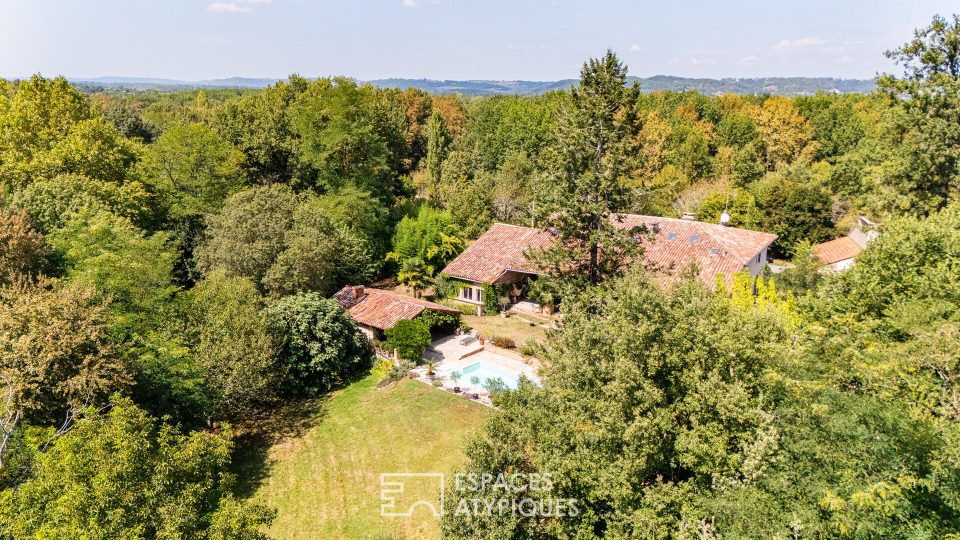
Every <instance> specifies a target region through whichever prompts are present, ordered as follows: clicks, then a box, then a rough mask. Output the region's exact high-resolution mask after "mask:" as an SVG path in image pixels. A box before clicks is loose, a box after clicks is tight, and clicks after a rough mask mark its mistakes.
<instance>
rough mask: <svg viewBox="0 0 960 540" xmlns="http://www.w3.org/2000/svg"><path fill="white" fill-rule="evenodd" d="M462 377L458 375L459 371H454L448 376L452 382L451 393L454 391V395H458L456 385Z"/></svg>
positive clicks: (458, 391)
mask: <svg viewBox="0 0 960 540" xmlns="http://www.w3.org/2000/svg"><path fill="white" fill-rule="evenodd" d="M462 376H463V374H462V373H460V372H459V371H454V372H453V373H451V374H450V379H451V380H452V381H453V391H454V393H457V394H459V393H460V387H459V386H457V383H458V382H460V377H462Z"/></svg>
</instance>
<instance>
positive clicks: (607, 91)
mask: <svg viewBox="0 0 960 540" xmlns="http://www.w3.org/2000/svg"><path fill="white" fill-rule="evenodd" d="M626 81H627V68H626V66H625V65H624V64H622V63H621V62H620V60H619V59H618V58H617V56H616V55H615V54H614V53H613V52H612V51H610V50H608V51H607V53H606V54H605V55H604V56H603V57H602V58H594V59H590V60H589V61H588V62H587V63H586V64H584V66H583V68H582V69H581V70H580V84H579V85H578V86H577V87H576V88H574V89H573V90H572V92H571V94H572V96H571V101H570V102H569V103H568V104H566V105H565V106H564V107H563V108H562V109H561V112H560V116H559V119H558V125H557V136H556V142H555V145H554V148H553V149H552V150H553V156H552V159H551V161H552V163H553V170H552V171H551V174H550V184H551V185H550V188H549V189H548V190H547V193H546V194H544V195H543V197H541V199H542V204H541V205H540V206H541V210H540V211H541V212H542V213H543V216H544V218H543V222H544V224H545V227H546V228H547V230H550V231H551V232H553V233H554V234H555V235H556V237H557V239H558V242H557V243H556V245H555V246H554V247H551V248H549V249H546V250H543V251H540V252H538V253H535V254H532V256H533V257H534V258H535V259H536V260H537V261H538V264H539V265H540V266H541V268H542V270H543V271H544V273H545V274H548V275H550V276H552V277H554V278H557V279H560V280H561V281H566V282H572V283H583V282H584V281H586V282H587V283H590V284H597V283H599V282H601V281H604V280H605V279H607V278H609V277H612V276H615V275H618V274H619V273H620V272H621V271H622V269H623V267H624V265H625V262H626V260H627V259H628V258H629V257H630V256H631V255H632V254H633V253H634V252H635V249H636V247H635V242H634V241H633V238H632V234H631V231H624V230H622V229H621V228H619V227H616V226H615V225H614V221H616V219H617V218H616V213H617V212H623V211H625V210H627V209H628V204H629V202H630V191H629V189H628V187H627V185H628V184H627V182H625V179H626V177H627V175H628V174H629V170H630V167H629V166H628V163H627V155H626V148H627V144H628V141H629V139H630V130H631V126H634V125H636V123H635V122H634V116H635V114H636V103H637V98H638V96H639V93H640V88H639V86H638V85H637V84H636V83H634V84H633V85H631V86H629V87H628V86H626Z"/></svg>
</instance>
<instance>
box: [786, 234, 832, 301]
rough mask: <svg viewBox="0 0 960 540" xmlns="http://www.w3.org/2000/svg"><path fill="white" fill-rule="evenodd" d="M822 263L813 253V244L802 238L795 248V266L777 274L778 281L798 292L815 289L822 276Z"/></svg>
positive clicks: (790, 289) (787, 288) (789, 289)
mask: <svg viewBox="0 0 960 540" xmlns="http://www.w3.org/2000/svg"><path fill="white" fill-rule="evenodd" d="M820 265H821V262H820V260H819V259H818V258H817V256H816V255H815V254H814V253H813V244H811V243H810V242H809V241H807V240H801V241H800V242H799V243H797V245H796V246H795V247H794V248H793V266H791V267H790V268H787V269H786V270H784V271H783V272H782V273H781V274H780V275H778V276H777V283H780V284H781V285H782V286H783V287H784V288H785V289H786V290H788V291H793V292H794V293H796V294H804V293H806V292H807V291H813V290H815V289H816V288H817V285H818V284H819V282H820V279H821V277H822V275H821V274H820Z"/></svg>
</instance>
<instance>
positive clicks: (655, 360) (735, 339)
mask: <svg viewBox="0 0 960 540" xmlns="http://www.w3.org/2000/svg"><path fill="white" fill-rule="evenodd" d="M596 292H597V291H595V290H592V289H591V290H588V291H584V293H585V294H584V295H583V296H582V297H574V296H568V297H567V298H566V299H565V301H564V302H565V303H564V306H565V309H564V328H563V330H562V331H561V332H560V333H558V334H556V335H554V336H553V338H552V339H551V340H550V342H549V344H548V346H547V347H546V349H545V350H544V351H543V356H542V358H543V359H544V365H546V366H549V367H548V368H546V369H544V370H543V375H544V376H543V382H542V386H539V387H538V386H535V385H532V384H529V383H521V385H520V388H519V390H518V391H516V392H500V393H497V394H495V402H496V405H497V406H498V407H499V409H500V412H499V413H498V414H496V415H494V416H493V418H492V419H491V421H489V422H488V423H487V425H486V427H485V429H484V432H483V433H482V434H481V435H479V436H478V437H476V438H475V439H474V440H473V442H472V444H471V445H470V446H469V447H468V450H467V453H468V456H469V463H468V465H467V466H466V470H465V472H468V473H479V472H481V471H484V472H487V473H490V474H493V475H497V474H499V473H503V472H506V471H514V472H524V473H528V474H529V473H539V474H548V475H550V476H551V483H552V484H553V487H552V490H551V491H550V492H549V493H544V492H540V493H537V494H536V496H535V497H536V498H546V497H549V498H555V499H569V498H574V499H576V503H575V504H576V508H577V513H576V515H568V516H565V517H562V518H555V517H539V516H534V517H530V518H524V517H520V516H517V515H514V516H510V515H507V516H500V517H497V516H496V514H494V517H493V518H487V517H484V516H465V517H464V516H462V515H457V514H455V513H454V512H448V513H447V515H446V516H445V517H444V522H443V528H444V532H445V533H446V534H447V535H449V536H452V537H454V538H500V537H503V536H505V535H507V534H515V535H516V534H519V535H520V536H528V537H537V536H556V537H567V538H592V537H595V536H597V535H603V536H604V537H607V538H633V537H637V536H644V535H649V536H653V537H667V536H669V535H670V533H669V531H676V530H678V529H679V528H680V526H681V522H682V520H683V518H684V517H692V515H691V514H694V511H691V510H692V508H691V505H696V504H697V503H696V502H695V501H697V500H698V497H697V494H698V493H702V490H709V489H711V488H710V486H735V485H739V484H740V483H750V482H752V481H753V480H754V479H755V478H756V477H757V476H759V475H760V474H762V472H763V469H764V467H765V466H766V464H767V463H768V462H769V459H770V456H771V454H772V453H773V451H774V450H775V448H776V445H775V442H774V441H775V440H776V427H775V426H774V425H773V420H774V417H773V416H772V415H771V414H770V403H769V402H768V401H767V400H766V398H765V397H764V390H763V388H762V377H761V375H762V373H763V372H764V369H765V366H767V365H768V362H769V360H770V358H771V353H772V352H773V350H774V346H775V343H776V340H777V338H778V337H782V336H783V335H784V330H783V328H782V327H780V326H779V325H778V323H777V322H776V321H775V320H770V319H769V318H767V317H766V316H765V315H758V314H756V313H754V312H741V311H735V310H733V309H731V308H730V305H729V304H728V303H726V302H722V301H717V300H716V299H715V298H714V297H713V296H712V295H711V294H710V293H709V292H708V291H707V290H706V288H704V287H701V286H699V285H697V284H695V283H694V282H690V283H687V284H686V285H685V286H683V287H680V288H678V289H676V290H674V291H673V292H672V293H670V294H669V295H665V294H664V293H663V292H661V291H660V290H659V289H658V287H657V286H656V285H654V284H653V283H651V282H649V281H647V280H646V279H645V278H643V277H642V276H640V275H639V274H637V273H635V272H634V273H628V274H627V276H626V277H624V278H621V279H620V280H615V281H614V282H613V283H612V291H611V293H610V294H609V295H602V298H603V300H602V301H601V302H600V303H599V305H598V303H597V300H596V298H593V296H594V295H595V294H596ZM508 474H509V473H508ZM718 489H723V488H718ZM514 496H516V497H524V496H525V495H520V494H519V493H516V494H515V492H513V491H512V490H511V489H510V488H508V489H507V490H505V491H501V490H499V489H497V488H490V489H482V490H480V491H479V492H478V491H464V492H461V493H457V492H454V494H453V497H451V499H452V500H451V501H450V503H448V504H454V507H457V505H458V504H459V501H458V498H459V497H470V498H477V497H479V498H481V499H483V500H490V499H491V498H498V497H506V498H508V499H510V498H512V497H514ZM508 531H512V532H511V533H508Z"/></svg>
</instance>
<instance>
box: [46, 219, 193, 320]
mask: <svg viewBox="0 0 960 540" xmlns="http://www.w3.org/2000/svg"><path fill="white" fill-rule="evenodd" d="M48 239H49V242H50V244H51V246H53V248H54V249H55V250H57V252H58V256H59V257H60V258H61V259H62V261H63V265H64V268H65V270H66V277H67V279H69V280H71V281H77V282H83V283H89V284H92V285H94V286H96V288H97V290H98V291H99V292H100V293H101V294H103V295H105V296H109V297H110V298H111V300H112V302H111V305H112V308H113V311H114V314H115V321H114V325H115V330H116V331H117V332H118V333H119V334H120V335H121V336H123V337H124V338H126V337H130V336H135V335H139V336H143V335H146V334H147V333H149V332H150V331H151V330H152V329H153V328H156V327H157V324H158V321H161V320H163V318H164V316H165V315H164V314H165V306H166V305H167V304H168V303H169V301H170V298H171V297H172V295H173V294H174V292H176V291H177V287H176V286H174V285H173V284H172V274H173V265H174V262H175V261H176V258H177V255H176V252H175V251H174V249H173V246H171V245H170V242H169V239H168V237H167V235H166V233H163V232H158V233H154V234H152V235H147V234H145V233H144V232H143V231H141V230H140V229H138V228H137V227H135V226H134V225H133V224H132V223H130V221H129V220H126V219H124V218H121V217H117V216H115V215H113V214H111V213H109V212H106V211H99V212H92V211H88V210H85V211H83V212H81V213H79V214H76V215H75V216H74V218H73V219H71V220H70V221H69V222H67V224H66V225H65V226H64V227H63V228H61V229H57V230H56V231H54V232H53V233H51V234H50V235H49V236H48Z"/></svg>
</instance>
